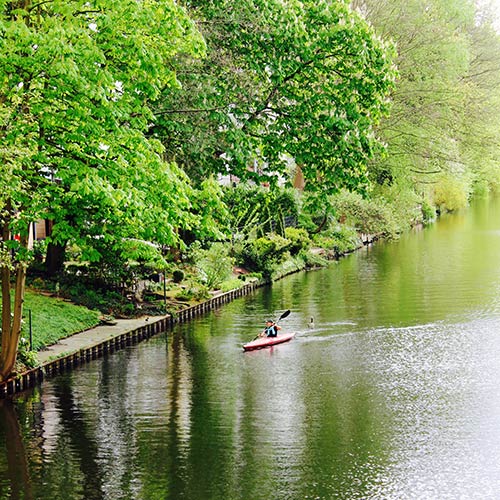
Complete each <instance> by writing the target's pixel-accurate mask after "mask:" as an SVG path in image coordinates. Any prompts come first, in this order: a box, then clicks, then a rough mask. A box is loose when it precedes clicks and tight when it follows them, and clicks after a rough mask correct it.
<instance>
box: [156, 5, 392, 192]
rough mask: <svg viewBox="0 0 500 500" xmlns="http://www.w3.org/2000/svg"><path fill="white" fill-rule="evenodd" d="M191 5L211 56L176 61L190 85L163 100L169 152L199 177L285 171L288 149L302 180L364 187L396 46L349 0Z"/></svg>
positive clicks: (309, 184)
mask: <svg viewBox="0 0 500 500" xmlns="http://www.w3.org/2000/svg"><path fill="white" fill-rule="evenodd" d="M188 5H189V7H190V8H191V9H192V11H193V16H195V17H196V18H197V19H198V23H199V26H200V30H201V31H202V33H203V35H204V37H205V39H206V41H207V47H208V49H207V59H206V60H205V61H203V62H198V63H197V62H193V61H186V60H185V59H183V60H182V61H180V62H179V65H180V68H181V69H180V71H179V78H180V80H181V81H182V84H183V89H182V90H179V91H178V92H175V93H169V94H168V95H165V96H162V99H161V100H159V101H158V106H157V111H156V115H157V122H156V126H155V127H154V128H153V129H152V133H153V134H156V136H157V137H159V138H162V140H163V141H164V143H165V145H166V148H167V151H168V154H169V155H170V157H171V158H175V159H176V160H177V161H179V162H180V163H181V164H182V165H183V167H184V168H185V169H186V171H187V172H188V173H189V175H190V176H191V177H193V178H203V177H204V176H205V175H206V173H207V171H209V172H222V173H225V172H228V171H229V172H231V173H232V174H235V175H236V176H238V177H239V178H243V179H244V178H248V177H252V176H253V177H259V174H263V175H268V176H273V175H275V174H283V173H285V172H287V171H288V169H289V159H290V158H293V159H294V160H295V162H296V163H297V164H299V165H300V166H301V168H302V170H303V173H304V176H305V179H306V189H310V190H314V189H321V190H327V191H331V192H334V191H336V190H338V189H339V188H340V187H342V186H348V187H350V188H353V189H358V188H361V187H362V186H363V185H364V183H365V181H366V176H365V174H366V171H365V165H366V161H367V159H368V158H370V157H371V156H372V154H373V152H374V150H375V149H376V148H377V147H378V141H377V139H376V137H375V134H374V132H373V125H374V124H375V123H377V121H378V120H379V118H380V116H381V115H382V114H383V113H384V112H385V111H387V104H388V101H387V92H388V90H389V89H390V88H391V86H392V84H393V80H394V74H395V72H394V67H393V64H392V59H391V58H392V49H391V46H390V45H389V44H387V43H385V42H383V41H382V40H381V39H380V38H379V37H377V36H376V35H375V33H374V31H373V30H372V29H371V28H370V26H369V25H368V24H367V23H366V21H365V20H364V19H363V18H362V17H361V16H360V15H359V14H358V13H356V12H354V11H352V10H351V9H350V7H349V5H348V2H345V1H337V2H331V1H329V0H319V1H315V2H313V1H306V0H302V1H299V0H287V1H285V2H283V1H278V0H242V1H241V2H233V1H228V0H213V1H210V2H205V1H203V2H198V1H197V0H190V1H189V2H188ZM182 68H184V69H185V70H186V71H185V73H183V72H182ZM172 116H174V117H175V119H174V120H172ZM249 167H252V168H251V169H249ZM249 170H251V171H249ZM271 181H272V178H271Z"/></svg>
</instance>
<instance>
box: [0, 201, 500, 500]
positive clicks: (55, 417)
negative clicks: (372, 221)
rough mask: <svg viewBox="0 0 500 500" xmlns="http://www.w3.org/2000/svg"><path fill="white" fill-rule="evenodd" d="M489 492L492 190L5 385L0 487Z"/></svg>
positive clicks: (494, 489)
mask: <svg viewBox="0 0 500 500" xmlns="http://www.w3.org/2000/svg"><path fill="white" fill-rule="evenodd" d="M286 309H291V314H290V316H289V317H288V318H286V319H284V320H283V321H282V327H283V330H286V331H295V332H297V334H296V338H295V339H294V340H292V341H291V342H289V343H286V344H282V345H279V346H275V347H274V348H272V349H265V350H260V351H256V352H250V353H244V352H243V351H242V348H241V345H242V343H243V342H245V341H248V340H249V339H251V338H252V337H254V336H255V334H256V333H257V332H258V331H259V330H260V329H261V328H262V327H263V324H264V321H265V319H267V317H269V316H271V317H277V316H279V314H280V313H281V312H283V311H284V310H286ZM311 317H312V318H314V327H313V328H310V327H308V322H309V320H310V318H311ZM499 498H500V202H489V203H477V204H475V205H474V206H473V207H471V209H470V210H467V211H464V212H463V213H460V214H455V215H453V216H447V217H443V218H442V219H441V220H440V221H439V222H438V223H436V224H435V225H433V226H432V227H429V228H427V229H425V230H422V231H415V232H412V233H410V234H408V235H405V236H404V237H402V238H401V239H400V240H399V241H397V242H391V243H378V244H376V245H374V246H372V247H369V248H366V249H363V250H362V251H360V252H357V253H356V254H353V255H351V256H349V257H346V258H344V259H342V260H341V261H340V262H339V263H334V264H332V265H331V266H330V267H329V268H328V269H324V270H319V271H313V272H309V273H299V274H295V275H292V276H289V277H287V278H285V279H283V280H281V281H279V282H277V283H275V284H274V285H273V286H272V287H268V288H265V289H261V290H258V291H257V292H256V293H254V294H253V295H251V296H248V297H245V298H243V299H239V300H237V301H235V302H232V303H231V304H229V305H227V306H224V307H223V308H222V309H220V310H217V311H215V312H213V313H211V314H209V315H207V316H205V317H203V318H200V319H197V320H195V321H193V322H191V323H189V324H184V325H178V326H176V328H175V329H174V331H172V332H169V333H168V334H162V335H158V336H156V337H154V338H152V339H150V340H149V341H146V342H144V343H142V344H140V345H138V346H134V347H131V348H128V349H126V350H124V351H120V352H117V353H115V354H113V355H110V356H108V357H106V358H104V359H100V360H97V361H93V362H91V363H90V364H88V365H86V366H83V367H81V368H79V369H76V370H74V371H72V372H70V373H66V374H64V375H61V376H58V377H55V378H53V379H50V380H47V381H45V382H44V383H43V385H41V386H40V387H38V388H36V389H35V390H33V391H31V392H28V393H25V394H21V395H19V396H17V397H15V398H14V399H13V400H10V399H8V400H2V401H0V500H4V499H37V500H38V499H47V500H49V499H50V500H53V499H61V500H73V499H82V500H91V499H143V500H156V499H158V500H160V499H161V500H177V499H186V500H205V499H207V500H208V499H210V500H284V499H287V500H302V499H347V500H351V499H394V500H403V499H436V500H443V499H481V500H483V499H499Z"/></svg>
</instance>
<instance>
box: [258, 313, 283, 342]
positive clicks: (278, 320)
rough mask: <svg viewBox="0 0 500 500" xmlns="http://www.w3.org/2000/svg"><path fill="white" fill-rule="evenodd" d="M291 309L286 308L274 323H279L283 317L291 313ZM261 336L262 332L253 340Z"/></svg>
mask: <svg viewBox="0 0 500 500" xmlns="http://www.w3.org/2000/svg"><path fill="white" fill-rule="evenodd" d="M290 312H291V311H290V309H288V310H286V311H285V312H284V313H283V314H282V315H281V316H280V317H279V318H278V319H277V320H276V321H274V324H275V325H277V324H278V323H279V322H280V321H281V320H282V319H285V318H286V317H287V316H288V315H289V314H290ZM259 337H260V334H259V335H257V337H255V338H253V339H252V340H257V339H258V338H259Z"/></svg>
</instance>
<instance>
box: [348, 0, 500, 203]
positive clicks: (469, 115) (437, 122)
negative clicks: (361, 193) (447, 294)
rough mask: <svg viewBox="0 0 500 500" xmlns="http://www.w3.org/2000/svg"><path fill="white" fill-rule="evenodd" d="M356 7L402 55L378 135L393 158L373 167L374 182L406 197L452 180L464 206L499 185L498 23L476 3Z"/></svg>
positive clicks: (384, 0)
mask: <svg viewBox="0 0 500 500" xmlns="http://www.w3.org/2000/svg"><path fill="white" fill-rule="evenodd" d="M354 6H355V7H356V8H358V9H359V10H360V11H361V12H362V13H363V15H364V16H365V17H366V18H367V19H368V20H369V21H370V22H371V23H372V24H373V26H374V28H375V30H376V31H377V32H378V33H379V34H380V36H382V37H384V38H389V39H392V40H394V42H395V45H396V47H397V59H396V63H397V66H398V71H399V78H398V81H397V84H396V87H395V89H394V91H393V93H392V95H391V100H392V102H393V105H392V109H391V114H390V116H389V117H387V118H384V119H383V120H382V122H381V125H380V127H379V128H378V133H379V134H380V135H381V137H382V139H383V140H384V142H386V143H387V151H386V154H385V155H384V156H383V157H376V158H375V159H374V160H373V161H372V162H371V163H370V167H369V169H370V176H371V178H372V180H374V181H375V182H377V183H378V184H379V185H383V186H384V187H386V188H390V187H391V186H392V187H393V196H398V197H399V196H400V193H401V189H405V190H412V191H416V192H418V193H420V194H421V193H430V192H432V186H433V185H434V184H435V183H437V182H440V184H441V185H443V180H445V179H446V178H447V177H448V178H449V180H450V182H445V184H444V185H451V184H454V185H461V186H462V188H463V189H464V192H463V193H462V194H463V196H464V197H465V199H467V196H468V195H469V193H470V190H471V187H472V183H473V182H474V180H477V179H478V178H480V177H481V176H484V175H486V176H489V177H490V178H491V177H494V178H495V177H496V179H497V181H498V167H499V163H498V161H497V160H496V158H495V156H496V150H497V148H498V144H499V139H500V133H499V131H500V127H499V123H498V117H499V104H500V102H499V95H500V93H499V92H498V83H499V81H500V56H499V51H498V47H499V45H498V44H499V37H498V34H497V33H496V32H495V31H494V30H493V28H492V18H491V15H490V16H488V15H487V13H486V12H482V13H481V12H480V11H478V10H477V7H476V3H475V2H473V1H471V0H453V1H450V0H446V1H445V0H430V1H428V2H420V1H417V0H415V1H406V0H405V1H399V0H396V1H392V0H391V1H388V0H377V1H375V0H355V2H354ZM457 178H459V179H460V182H459V183H458V184H457V183H453V182H451V181H452V180H456V179H457ZM429 186H431V188H430V187H429ZM388 191H389V190H387V191H386V192H385V194H387V192H388Z"/></svg>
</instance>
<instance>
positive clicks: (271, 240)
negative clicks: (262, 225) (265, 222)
mask: <svg viewBox="0 0 500 500" xmlns="http://www.w3.org/2000/svg"><path fill="white" fill-rule="evenodd" d="M288 245H289V240H287V239H285V238H282V237H281V236H278V235H277V234H273V233H271V234H269V235H268V236H265V237H262V238H257V239H255V240H251V241H250V242H249V243H248V244H247V245H246V246H245V248H244V250H243V255H242V258H243V260H244V265H245V267H248V268H249V269H251V270H253V271H259V272H262V275H263V276H264V278H266V279H268V278H270V277H271V275H272V272H273V270H274V269H275V267H276V266H277V265H278V264H280V263H281V262H282V261H283V258H284V255H285V254H286V253H287V252H288Z"/></svg>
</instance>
